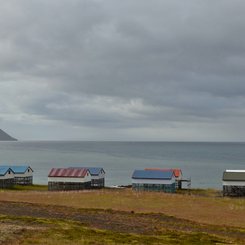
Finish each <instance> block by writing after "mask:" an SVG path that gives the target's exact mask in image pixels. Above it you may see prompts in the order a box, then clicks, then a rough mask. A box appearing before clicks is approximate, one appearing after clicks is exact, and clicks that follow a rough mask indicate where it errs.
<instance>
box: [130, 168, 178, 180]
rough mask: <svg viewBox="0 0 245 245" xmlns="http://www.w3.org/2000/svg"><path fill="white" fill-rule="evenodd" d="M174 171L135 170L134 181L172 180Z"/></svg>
mask: <svg viewBox="0 0 245 245" xmlns="http://www.w3.org/2000/svg"><path fill="white" fill-rule="evenodd" d="M173 174H174V173H173V171H172V170H169V171H158V170H135V171H134V173H133V176H132V178H133V179H172V176H173Z"/></svg>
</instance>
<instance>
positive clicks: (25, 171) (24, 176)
mask: <svg viewBox="0 0 245 245" xmlns="http://www.w3.org/2000/svg"><path fill="white" fill-rule="evenodd" d="M10 168H11V169H12V170H13V172H14V184H15V185H32V184H33V170H32V168H31V167H30V166H10Z"/></svg>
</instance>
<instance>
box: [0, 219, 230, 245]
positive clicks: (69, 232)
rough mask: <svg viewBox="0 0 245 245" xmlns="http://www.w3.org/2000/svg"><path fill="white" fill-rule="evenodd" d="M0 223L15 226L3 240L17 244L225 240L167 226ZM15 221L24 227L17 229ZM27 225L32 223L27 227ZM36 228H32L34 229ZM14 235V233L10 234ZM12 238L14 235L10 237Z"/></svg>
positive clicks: (46, 221) (49, 221) (31, 221)
mask: <svg viewBox="0 0 245 245" xmlns="http://www.w3.org/2000/svg"><path fill="white" fill-rule="evenodd" d="M0 224H8V227H11V225H12V226H13V227H15V232H14V237H12V236H9V237H6V238H5V241H4V242H5V243H11V244H12V243H13V240H15V241H16V240H19V242H20V244H23V245H28V244H59V245H63V244H64V245H65V244H70V245H73V244H74V245H75V244H109V245H112V244H118V245H120V244H135V245H137V244H227V242H228V241H227V240H225V239H222V238H220V237H218V236H214V235H209V234H206V233H200V232H196V233H183V232H173V231H171V230H166V231H164V232H162V233H161V234H159V235H136V234H132V233H120V232H113V231H106V230H100V229H94V228H89V227H85V226H84V225H81V224H80V223H78V222H72V221H67V220H57V219H56V220H55V219H38V218H30V217H11V216H1V217H0ZM16 225H18V226H19V227H20V226H23V227H26V228H24V229H21V230H19V231H18V230H17V229H16ZM30 227H34V228H32V229H29V228H30ZM33 231H35V232H33ZM11 235H13V234H11ZM13 238H14V239H13Z"/></svg>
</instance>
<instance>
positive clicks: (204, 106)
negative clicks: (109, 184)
mask: <svg viewBox="0 0 245 245" xmlns="http://www.w3.org/2000/svg"><path fill="white" fill-rule="evenodd" d="M0 3H1V8H0V128H2V129H3V130H5V131H7V132H8V133H10V134H11V135H13V136H14V137H17V138H19V139H81V140H163V141H164V140H177V141H178V140H180V141H185V140H187V141H189V140H194V141H195V140H199V141H202V140H204V141H208V140H210V141H245V130H244V125H245V31H244V23H245V15H244V12H245V1H243V0H233V1H230V0H215V1H213V0H212V1H211V0H206V1H200V0H187V1H180V0H178V1H177V0H168V1H166V0H152V1H142V0H133V1H132V0H130V1H129V0H124V1H120V0H104V1H102V0H69V1H68V0H52V1H50V0H40V1H39V0H37V1H32V0H21V1H20V0H8V1H4V0H0Z"/></svg>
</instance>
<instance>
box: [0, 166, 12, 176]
mask: <svg viewBox="0 0 245 245" xmlns="http://www.w3.org/2000/svg"><path fill="white" fill-rule="evenodd" d="M9 170H10V171H11V172H13V171H12V170H11V168H9V167H7V166H0V176H4V175H5V174H6V173H7V172H8V171H9Z"/></svg>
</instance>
